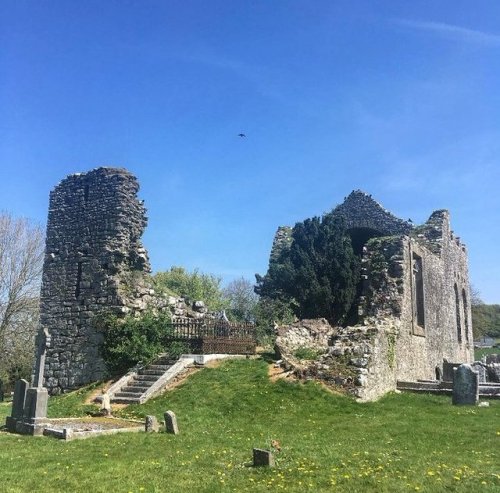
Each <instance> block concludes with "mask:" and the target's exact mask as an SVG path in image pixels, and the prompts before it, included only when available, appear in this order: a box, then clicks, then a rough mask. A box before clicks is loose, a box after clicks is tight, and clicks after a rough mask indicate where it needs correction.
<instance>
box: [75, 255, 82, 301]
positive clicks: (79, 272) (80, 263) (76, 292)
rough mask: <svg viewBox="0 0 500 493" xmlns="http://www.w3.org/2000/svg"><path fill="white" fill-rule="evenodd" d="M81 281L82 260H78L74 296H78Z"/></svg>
mask: <svg viewBox="0 0 500 493" xmlns="http://www.w3.org/2000/svg"><path fill="white" fill-rule="evenodd" d="M81 282H82V262H78V267H77V270H76V288H75V298H78V297H79V296H80V283H81Z"/></svg>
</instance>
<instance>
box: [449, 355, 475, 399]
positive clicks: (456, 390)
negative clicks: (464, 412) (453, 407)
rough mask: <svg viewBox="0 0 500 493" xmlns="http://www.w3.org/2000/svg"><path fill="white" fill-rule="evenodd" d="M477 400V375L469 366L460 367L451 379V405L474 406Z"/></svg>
mask: <svg viewBox="0 0 500 493" xmlns="http://www.w3.org/2000/svg"><path fill="white" fill-rule="evenodd" d="M478 400H479V378H478V374H477V373H476V372H475V371H474V370H473V369H472V367H471V366H470V365H465V364H464V365H460V366H459V367H458V368H457V369H456V370H455V375H454V378H453V398H452V403H453V404H469V405H476V404H477V402H478Z"/></svg>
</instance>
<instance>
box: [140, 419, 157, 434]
mask: <svg viewBox="0 0 500 493" xmlns="http://www.w3.org/2000/svg"><path fill="white" fill-rule="evenodd" d="M144 428H145V431H146V433H158V432H159V431H160V424H159V423H158V420H157V419H156V416H146V422H145V425H144Z"/></svg>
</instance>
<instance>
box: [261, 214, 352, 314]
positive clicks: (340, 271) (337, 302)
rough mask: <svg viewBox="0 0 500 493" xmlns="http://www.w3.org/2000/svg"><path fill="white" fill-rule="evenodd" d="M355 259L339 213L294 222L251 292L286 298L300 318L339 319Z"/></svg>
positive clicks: (347, 305) (345, 306) (347, 302)
mask: <svg viewBox="0 0 500 493" xmlns="http://www.w3.org/2000/svg"><path fill="white" fill-rule="evenodd" d="M359 272H360V259H359V258H358V257H357V256H356V255H355V254H354V251H353V248H352V244H351V239H350V237H349V235H348V234H347V232H346V230H345V227H344V224H343V221H342V219H341V218H338V217H335V216H333V215H331V214H327V215H325V216H323V218H321V219H320V218H319V217H313V218H312V219H306V220H305V221H304V222H299V223H297V224H296V225H295V227H294V228H293V231H292V242H291V245H290V247H289V248H287V249H283V250H282V251H281V253H280V254H279V255H278V257H277V258H276V259H271V261H270V265H269V270H268V272H267V274H266V275H265V276H264V277H262V276H259V275H257V276H256V279H257V286H256V287H255V292H256V293H257V294H259V295H260V296H263V297H265V298H271V299H275V300H276V299H278V300H280V301H282V302H285V303H288V304H289V306H290V307H291V308H292V310H293V311H294V313H295V315H297V316H298V317H300V318H316V317H325V318H327V319H328V320H330V321H331V322H332V323H339V322H341V321H342V320H343V319H344V318H345V317H346V316H347V313H348V312H349V309H350V307H351V305H352V303H353V301H354V299H355V297H356V286H357V284H358V281H359Z"/></svg>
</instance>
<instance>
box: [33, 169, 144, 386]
mask: <svg viewBox="0 0 500 493" xmlns="http://www.w3.org/2000/svg"><path fill="white" fill-rule="evenodd" d="M138 190H139V185H138V183H137V180H136V178H135V177H134V176H133V175H131V174H130V173H129V172H128V171H126V170H124V169H117V168H98V169H94V170H92V171H90V172H88V173H78V174H73V175H70V176H68V177H67V178H66V179H64V180H63V181H62V182H61V183H59V185H57V186H56V187H55V189H54V190H53V191H52V192H51V194H50V205H49V217H48V224H47V239H46V251H45V260H44V267H43V279H42V289H41V310H40V323H41V327H42V329H44V328H46V329H48V330H49V332H50V334H51V336H52V345H51V347H50V348H49V349H48V352H47V357H46V363H45V373H44V376H45V386H46V387H47V388H48V389H49V392H50V393H51V394H58V393H60V392H64V391H67V390H71V389H74V388H77V387H79V386H82V385H84V384H87V383H89V382H93V381H96V380H99V379H102V378H103V377H105V375H106V368H105V366H104V363H103V361H102V359H101V357H100V355H99V345H100V343H101V340H102V335H101V334H100V333H99V332H98V331H97V330H96V328H95V327H94V324H93V317H94V316H95V315H96V314H98V313H100V312H102V311H104V310H106V311H110V310H111V311H114V312H116V313H128V312H129V311H130V310H141V309H143V308H144V307H145V306H146V304H147V301H148V297H149V296H150V295H151V294H152V293H151V292H150V289H149V287H148V286H147V285H146V283H145V282H144V274H145V273H147V272H149V270H150V266H149V261H148V257H147V253H146V251H145V249H144V248H143V246H142V244H141V241H140V238H141V235H142V233H143V231H144V228H145V226H146V222H147V220H146V215H145V212H146V210H145V208H144V205H143V203H142V201H140V200H138V198H137V192H138Z"/></svg>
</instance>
